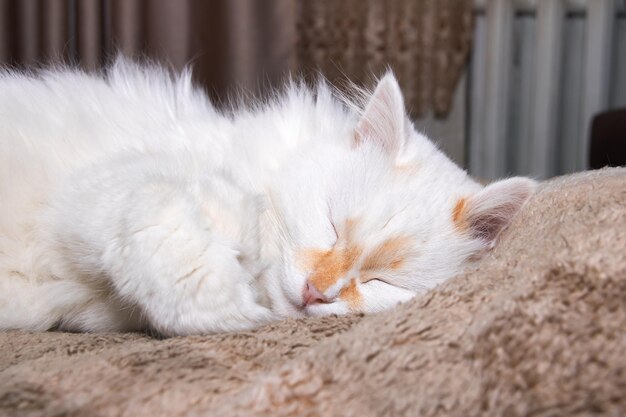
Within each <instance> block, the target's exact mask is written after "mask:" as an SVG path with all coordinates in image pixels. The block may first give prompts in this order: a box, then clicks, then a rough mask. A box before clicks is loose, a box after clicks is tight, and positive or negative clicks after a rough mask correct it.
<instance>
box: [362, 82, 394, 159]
mask: <svg viewBox="0 0 626 417" xmlns="http://www.w3.org/2000/svg"><path fill="white" fill-rule="evenodd" d="M405 123H406V112H405V109H404V99H403V98H402V92H401V91H400V86H399V85H398V81H396V78H395V77H394V76H393V74H392V73H390V72H389V73H387V74H386V75H385V76H384V77H383V78H382V79H381V80H380V81H379V82H378V85H377V86H376V89H375V90H374V93H373V94H372V96H371V97H370V99H369V101H368V103H367V106H366V107H365V111H364V112H363V114H362V116H361V119H360V120H359V123H358V125H357V127H356V132H355V144H356V145H359V144H361V143H364V142H368V141H372V142H375V143H377V144H378V145H380V146H381V147H382V148H383V149H384V150H385V151H386V152H387V153H389V154H397V153H398V152H399V150H400V148H401V147H402V145H403V143H404V140H405V135H406V132H405Z"/></svg>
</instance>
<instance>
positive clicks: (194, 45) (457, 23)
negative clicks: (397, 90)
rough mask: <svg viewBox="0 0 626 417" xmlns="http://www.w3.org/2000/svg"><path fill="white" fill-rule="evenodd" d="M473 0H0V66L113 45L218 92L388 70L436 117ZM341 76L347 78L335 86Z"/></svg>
mask: <svg viewBox="0 0 626 417" xmlns="http://www.w3.org/2000/svg"><path fill="white" fill-rule="evenodd" d="M471 3H472V2H471V0H438V1H436V0H388V1H380V0H315V1H307V0H272V1H255V0H213V1H210V2H209V1H205V0H177V1H171V0H0V23H1V25H0V63H3V64H8V65H12V66H16V67H29V66H37V65H44V64H46V63H49V62H70V63H72V64H75V65H79V66H81V67H83V68H85V69H87V70H96V69H98V68H100V67H102V66H103V65H106V64H107V63H108V62H110V60H111V59H112V58H113V57H114V56H115V55H116V54H117V53H122V54H124V55H126V56H130V57H135V58H140V59H141V58H145V57H150V58H152V59H156V60H159V61H164V62H166V63H167V64H169V65H170V66H171V67H172V68H176V69H180V68H182V67H184V66H185V65H188V64H191V65H193V67H194V74H195V77H196V79H197V81H198V82H200V83H201V84H202V85H204V86H205V87H206V89H207V91H208V92H209V93H210V94H211V95H212V96H213V97H214V98H216V99H220V98H224V96H225V95H226V93H227V92H228V91H231V90H233V89H239V90H243V91H246V92H250V93H252V94H255V95H262V94H264V93H266V92H267V91H268V90H269V89H271V88H273V87H275V86H276V85H279V84H280V83H281V80H283V79H284V76H285V75H286V73H287V72H292V73H296V74H301V73H302V74H305V76H306V74H317V73H318V71H319V72H321V73H322V74H323V75H324V76H325V77H327V78H328V79H329V80H330V81H331V82H336V83H339V84H341V83H342V80H344V81H345V80H346V79H350V80H352V81H356V82H357V83H370V82H371V81H372V78H373V76H374V75H376V76H379V75H381V74H382V73H383V72H384V71H385V70H386V69H387V68H392V69H393V70H394V71H395V72H396V74H397V76H398V78H399V80H400V83H401V85H402V87H403V89H404V91H405V94H406V98H407V104H408V107H409V108H410V109H412V111H413V114H414V115H421V114H423V113H424V112H425V111H427V110H429V109H434V111H435V113H436V114H439V115H443V114H445V113H446V112H447V111H448V110H449V108H450V105H451V99H452V94H453V92H454V87H455V85H456V82H457V80H458V78H459V75H460V74H461V72H462V69H463V66H464V64H465V60H466V57H467V52H468V48H469V43H470V34H471V24H472V22H471ZM344 84H345V83H344Z"/></svg>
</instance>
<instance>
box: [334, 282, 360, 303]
mask: <svg viewBox="0 0 626 417" xmlns="http://www.w3.org/2000/svg"><path fill="white" fill-rule="evenodd" d="M339 298H341V299H342V300H344V301H346V302H347V303H348V306H350V309H351V310H357V309H358V308H359V307H360V306H361V302H362V301H363V299H362V297H361V293H360V292H359V289H358V288H357V286H356V279H354V278H352V279H351V280H350V284H349V285H348V286H347V287H344V288H342V289H341V291H340V292H339Z"/></svg>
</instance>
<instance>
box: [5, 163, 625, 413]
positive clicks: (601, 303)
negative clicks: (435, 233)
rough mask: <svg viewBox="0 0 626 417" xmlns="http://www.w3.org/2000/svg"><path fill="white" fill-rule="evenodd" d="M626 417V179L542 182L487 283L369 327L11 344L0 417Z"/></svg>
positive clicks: (18, 340)
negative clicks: (600, 416)
mask: <svg viewBox="0 0 626 417" xmlns="http://www.w3.org/2000/svg"><path fill="white" fill-rule="evenodd" d="M624 414H626V169H604V170H601V171H595V172H585V173H581V174H576V175H571V176H566V177H561V178H557V179H553V180H551V181H549V182H546V183H544V184H542V186H541V187H540V190H539V192H538V194H537V195H536V196H535V197H534V198H533V199H532V200H531V201H530V202H529V203H528V204H527V205H526V206H525V207H524V209H523V211H522V212H521V213H520V215H518V216H517V217H516V218H515V220H514V222H513V224H512V225H511V227H510V228H509V229H508V230H506V231H505V232H504V234H503V235H502V236H501V239H500V242H499V244H498V245H497V247H496V248H495V250H494V251H493V252H491V253H490V254H489V255H488V256H486V257H485V258H484V259H483V260H482V261H481V262H480V263H479V264H478V265H477V266H476V268H475V269H473V270H471V271H468V272H467V273H466V274H463V275H461V276H458V277H456V278H454V279H452V280H449V281H448V282H446V283H445V284H443V285H441V286H439V287H437V288H435V289H434V290H431V291H430V292H428V293H426V294H424V295H423V296H420V297H418V298H416V299H415V300H414V301H412V302H409V303H407V304H405V305H402V306H399V307H398V308H396V309H394V310H392V311H388V312H386V313H382V314H377V315H371V316H365V317H362V316H345V317H325V318H319V319H305V320H287V321H283V322H279V323H275V324H272V325H270V326H267V327H264V328H262V329H259V330H258V331H254V332H248V333H237V334H221V335H213V336H203V337H186V338H172V339H166V340H157V339H153V338H150V337H148V336H146V335H142V334H70V333H60V332H49V333H28V332H18V331H12V332H4V333H0V415H7V416H44V415H45V416H60V415H63V416H178V415H185V416H187V415H188V416H204V415H211V416H291V415H298V416H339V415H341V416H397V415H407V416H417V415H420V416H478V415H480V416H487V415H506V416H517V415H533V416H553V415H624Z"/></svg>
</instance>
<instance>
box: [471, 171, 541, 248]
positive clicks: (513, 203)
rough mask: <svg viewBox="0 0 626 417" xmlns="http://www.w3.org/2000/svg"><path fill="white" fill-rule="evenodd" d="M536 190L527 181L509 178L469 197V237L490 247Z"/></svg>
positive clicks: (530, 182)
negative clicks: (488, 244)
mask: <svg viewBox="0 0 626 417" xmlns="http://www.w3.org/2000/svg"><path fill="white" fill-rule="evenodd" d="M535 186H536V183H535V182H534V181H533V180H530V179H528V178H510V179H507V180H503V181H498V182H496V183H493V184H491V185H489V186H488V187H486V188H485V189H483V190H482V191H480V192H479V193H478V194H476V195H475V196H474V197H472V198H471V199H470V201H469V202H468V204H467V208H466V210H467V211H466V221H467V224H468V226H469V230H470V233H471V236H472V237H474V238H477V239H482V240H484V241H485V242H487V243H490V244H493V243H494V241H495V240H496V238H497V237H498V235H499V234H500V233H501V232H502V230H504V229H505V228H506V227H507V226H508V225H509V224H510V223H511V221H512V220H513V217H514V216H515V214H516V213H517V212H518V211H519V210H520V208H521V207H522V206H523V205H524V203H525V202H526V201H527V200H528V199H529V198H530V196H531V195H532V194H533V192H534V190H535Z"/></svg>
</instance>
